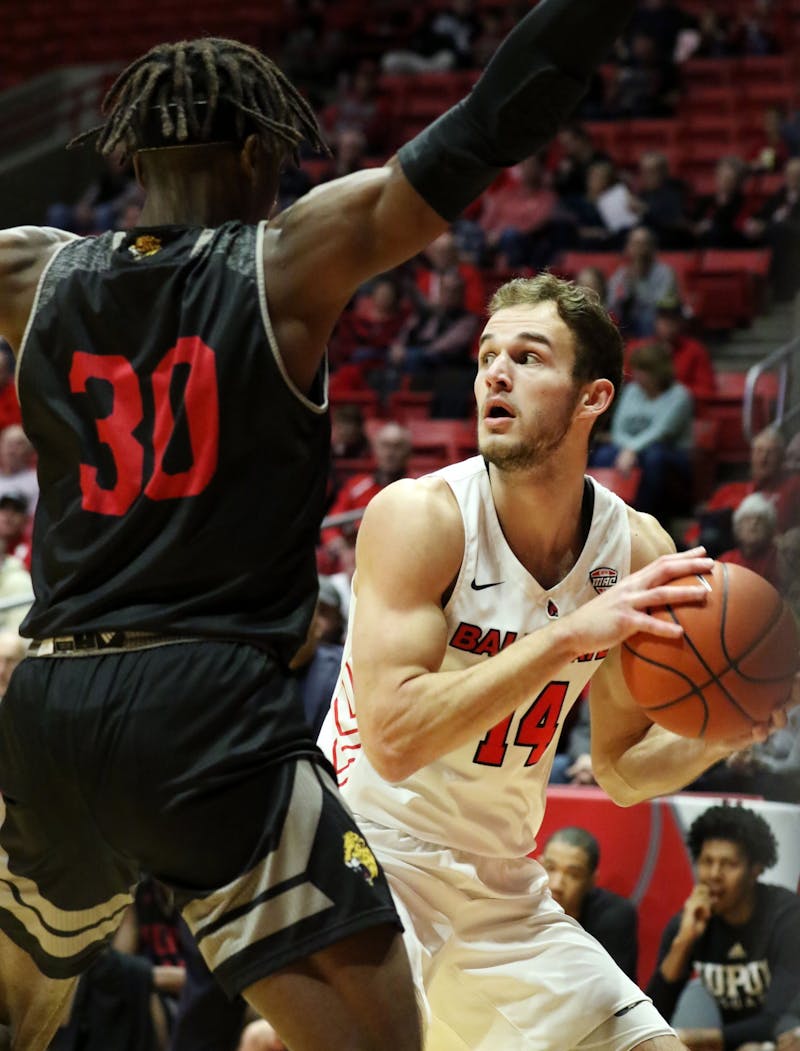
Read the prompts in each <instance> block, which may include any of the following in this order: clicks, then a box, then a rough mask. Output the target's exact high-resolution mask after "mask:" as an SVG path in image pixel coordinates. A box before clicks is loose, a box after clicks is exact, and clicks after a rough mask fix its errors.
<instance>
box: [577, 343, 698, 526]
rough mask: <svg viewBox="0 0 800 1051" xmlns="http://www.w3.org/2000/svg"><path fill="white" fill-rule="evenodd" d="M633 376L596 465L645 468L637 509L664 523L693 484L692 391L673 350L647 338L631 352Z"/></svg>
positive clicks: (596, 452)
mask: <svg viewBox="0 0 800 1051" xmlns="http://www.w3.org/2000/svg"><path fill="white" fill-rule="evenodd" d="M629 364H630V370H631V382H629V383H626V384H625V386H624V387H623V388H622V394H621V396H620V399H619V404H618V405H617V408H616V411H615V413H614V417H613V419H612V421H611V441H610V442H608V443H606V444H601V445H598V446H596V447H595V449H594V450H593V452H592V453H591V455H590V462H591V463H592V465H593V466H595V467H616V468H617V470H619V471H622V472H623V473H627V472H629V471H630V470H632V468H634V467H637V466H638V467H640V468H641V472H642V473H641V479H640V481H639V486H638V488H637V491H636V496H635V498H634V506H635V507H636V508H637V510H639V511H645V512H647V513H648V514H651V515H654V516H655V517H656V518H658V519H659V520H660V521H661V522H662V523H666V522H667V521H668V519H669V517H670V515H672V514H675V513H676V512H677V509H678V504H677V500H678V497H679V495H680V494H686V493H688V492H689V491H690V489H691V477H692V468H691V449H692V396H691V394H690V393H689V391H688V390H687V389H686V387H684V386H683V384H681V383H677V382H676V381H675V371H674V368H673V365H672V359H671V357H670V354H669V351H668V350H667V349H666V348H665V347H663V346H662V345H661V344H660V343H645V344H644V345H642V346H640V347H638V348H637V349H636V350H634V351H633V353H632V354H631V356H630V362H629Z"/></svg>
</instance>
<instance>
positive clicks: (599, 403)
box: [578, 379, 614, 418]
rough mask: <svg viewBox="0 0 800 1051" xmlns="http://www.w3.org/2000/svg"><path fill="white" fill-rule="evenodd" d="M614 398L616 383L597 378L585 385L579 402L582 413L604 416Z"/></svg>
mask: <svg viewBox="0 0 800 1051" xmlns="http://www.w3.org/2000/svg"><path fill="white" fill-rule="evenodd" d="M613 400H614V384H613V383H612V382H611V380H607V379H597V380H592V381H591V382H590V383H586V384H585V385H584V388H583V391H582V392H581V396H580V399H579V402H578V407H579V409H580V411H581V414H582V415H584V414H585V415H587V416H594V417H595V418H596V417H598V416H602V414H603V413H604V412H605V411H606V409H608V407H609V406H610V405H611V402H612V401H613Z"/></svg>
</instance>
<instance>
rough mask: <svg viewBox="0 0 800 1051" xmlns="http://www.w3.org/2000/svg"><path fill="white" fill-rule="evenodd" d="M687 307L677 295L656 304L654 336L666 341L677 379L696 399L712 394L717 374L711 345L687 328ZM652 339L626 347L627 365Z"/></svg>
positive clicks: (633, 342)
mask: <svg viewBox="0 0 800 1051" xmlns="http://www.w3.org/2000/svg"><path fill="white" fill-rule="evenodd" d="M688 320H689V318H688V314H687V310H686V307H685V306H684V304H683V303H682V302H681V300H680V298H679V297H678V296H677V295H676V294H671V295H668V296H664V298H663V299H660V300H659V301H658V303H657V304H656V319H655V324H654V329H653V338H654V339H656V340H657V341H658V342H660V343H663V344H664V346H665V347H667V348H668V350H669V352H670V354H671V356H672V367H673V369H674V370H675V379H676V380H677V381H678V383H682V384H683V385H684V387H688V389H689V390H690V391H691V392H692V395H693V397H694V398H695V399H697V398H710V397H713V395H714V393H715V391H716V389H717V377H716V373H715V372H714V365H713V363H712V361H711V355H710V354H709V352H708V348H707V347H706V345H705V344H704V343H701V341H700V340H699V339H695V337H694V336H692V335H690V334H689V332H688V331H687V328H688ZM644 342H648V343H649V342H652V340H650V339H648V340H646V341H645V340H632V341H631V342H630V343H629V344H628V346H627V350H626V355H625V358H626V364H627V363H628V361H629V360H630V356H631V353H632V352H633V351H634V350H635V349H636V348H637V347H640V346H642V344H643V343H644Z"/></svg>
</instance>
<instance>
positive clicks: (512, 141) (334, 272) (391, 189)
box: [265, 0, 635, 349]
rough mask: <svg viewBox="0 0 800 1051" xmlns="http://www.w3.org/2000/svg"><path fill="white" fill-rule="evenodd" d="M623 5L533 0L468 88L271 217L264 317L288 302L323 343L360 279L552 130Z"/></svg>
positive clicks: (628, 4) (416, 245)
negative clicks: (439, 112) (354, 167)
mask: <svg viewBox="0 0 800 1051" xmlns="http://www.w3.org/2000/svg"><path fill="white" fill-rule="evenodd" d="M634 7H635V2H634V0H540V2H539V3H538V4H537V5H536V7H535V8H534V9H533V10H532V11H531V12H530V13H529V14H527V15H526V16H525V18H523V19H522V20H521V21H520V22H519V24H518V25H517V26H516V27H515V28H514V29H513V30H512V31H511V33H510V34H509V35H508V37H507V38H506V39H505V41H504V42H503V43H502V44H501V46H500V47H499V49H498V51H497V53H496V55H495V56H494V57H493V58H492V60H491V61H490V62H489V64H488V66H487V68H486V70H485V71H484V73H483V75H482V76H481V78H480V80H479V81H478V82H477V84H476V85H475V87H474V88H473V90H472V91H471V92H470V94H469V95H468V96H467V97H466V98H465V99H463V100H462V101H461V102H459V103H458V104H457V105H456V106H454V107H453V108H452V109H450V110H448V111H447V112H446V113H445V114H443V116H441V117H440V118H439V119H438V120H437V121H435V122H434V123H433V124H432V125H431V126H430V127H428V128H426V129H425V130H424V131H422V132H421V133H420V134H419V135H418V136H416V138H414V139H413V140H412V141H411V142H409V143H407V144H406V145H405V146H403V147H402V148H401V149H400V151H399V153H398V155H397V157H396V158H394V159H392V160H391V161H390V162H389V163H388V164H387V165H386V166H385V167H383V168H379V169H374V170H372V171H365V172H360V173H356V174H355V175H351V176H347V177H346V178H344V179H340V180H337V181H335V182H332V183H329V184H327V185H325V186H322V187H318V188H317V189H315V190H312V192H311V193H309V194H307V195H306V196H305V197H303V198H301V199H300V200H299V201H297V202H296V204H294V205H293V206H292V207H291V208H289V209H287V210H286V211H285V212H284V213H282V214H281V215H279V216H278V217H277V218H276V219H275V220H274V221H273V222H272V223H271V224H270V229H269V232H268V237H267V240H266V244H265V267H266V275H267V290H268V296H269V300H270V306H271V309H272V312H273V314H274V315H275V316H278V317H284V316H286V317H289V316H291V315H290V313H289V312H290V311H292V310H294V311H295V312H296V314H295V316H296V317H297V318H298V319H299V320H301V321H302V324H303V325H304V326H305V327H306V328H308V329H309V330H310V331H309V333H308V335H309V338H310V342H311V343H313V344H314V345H320V344H324V342H325V340H326V339H327V336H328V333H329V331H330V328H331V327H332V325H333V324H334V322H335V320H336V318H337V317H338V315H339V313H340V312H341V309H342V308H343V306H344V305H345V304H346V302H347V301H348V299H349V298H350V296H351V295H352V293H353V292H354V290H355V289H356V288H357V287H358V286H359V285H360V284H362V283H363V282H364V281H365V280H366V279H367V278H369V277H371V276H373V275H375V274H377V273H380V272H381V271H384V270H387V269H389V268H391V267H393V266H396V265H398V264H399V263H401V262H403V261H404V260H406V259H409V258H410V257H411V256H413V255H415V254H416V253H417V252H418V251H420V250H421V249H422V248H424V247H425V245H427V244H429V243H430V241H431V240H432V239H433V238H434V237H436V236H437V234H439V233H440V232H441V231H442V230H443V229H445V228H446V226H447V225H448V224H449V223H450V222H451V221H452V220H453V219H454V218H456V216H457V215H459V213H460V212H461V211H462V210H463V209H464V208H465V207H466V205H467V204H469V203H470V202H471V201H472V200H474V199H475V198H476V197H477V196H478V195H479V194H480V193H482V191H483V190H484V189H486V187H487V186H489V185H490V183H491V182H492V181H493V180H494V178H495V177H496V176H497V174H498V173H499V172H500V170H501V169H502V168H504V167H508V166H510V165H513V164H516V163H517V162H518V161H520V160H522V159H524V158H525V157H528V156H530V155H531V154H532V153H534V152H535V151H536V150H538V149H539V148H540V147H541V146H543V145H544V144H545V143H547V142H548V141H549V140H550V139H551V138H552V136H553V135H554V134H555V132H556V131H557V130H558V128H559V127H560V125H561V124H562V123H563V122H564V120H565V119H566V118H567V117H568V115H569V114H570V113H571V112H572V110H573V108H574V106H575V104H576V103H577V102H578V100H579V99H580V97H581V95H582V94H583V92H584V90H585V88H586V85H587V83H588V81H589V78H590V76H591V74H592V72H593V71H594V70H595V69H596V67H597V66H598V65H599V64H600V62H602V60H603V58H604V57H605V56H606V54H607V52H608V50H609V48H610V46H611V44H612V43H613V41H614V40H615V38H616V37H617V36H618V35H619V33H620V31H621V29H622V28H623V26H624V25H625V23H626V21H627V19H628V17H629V16H630V14H631V12H632V10H633V8H634ZM279 342H280V340H279ZM282 349H284V347H283V344H282Z"/></svg>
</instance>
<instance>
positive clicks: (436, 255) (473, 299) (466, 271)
mask: <svg viewBox="0 0 800 1051" xmlns="http://www.w3.org/2000/svg"><path fill="white" fill-rule="evenodd" d="M449 270H457V271H458V272H459V274H461V277H462V278H463V279H464V304H465V306H466V308H467V310H469V311H470V312H471V313H473V314H478V315H482V314H483V312H484V311H485V309H486V285H485V283H484V280H483V275H482V274H481V272H480V270H479V269H478V267H477V266H475V264H474V263H469V262H466V261H465V260H464V259H462V258H461V257H460V255H459V249H458V242H457V241H456V238H455V236H454V234H453V232H452V230H445V232H444V233H443V234H440V235H439V236H438V237H437V238H435V239H434V240H433V241H431V243H430V244H429V245H428V247H427V248H426V249H425V251H424V252H423V253H422V255H421V256H420V257H419V258H418V263H417V268H416V271H415V274H414V282H415V284H416V287H417V289H418V290H419V292H420V294H421V295H422V297H423V299H425V300H427V301H428V303H432V302H433V301H434V300H435V299H436V297H437V289H438V284H439V282H440V281H441V279H442V274H444V273H446V272H447V271H449Z"/></svg>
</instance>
